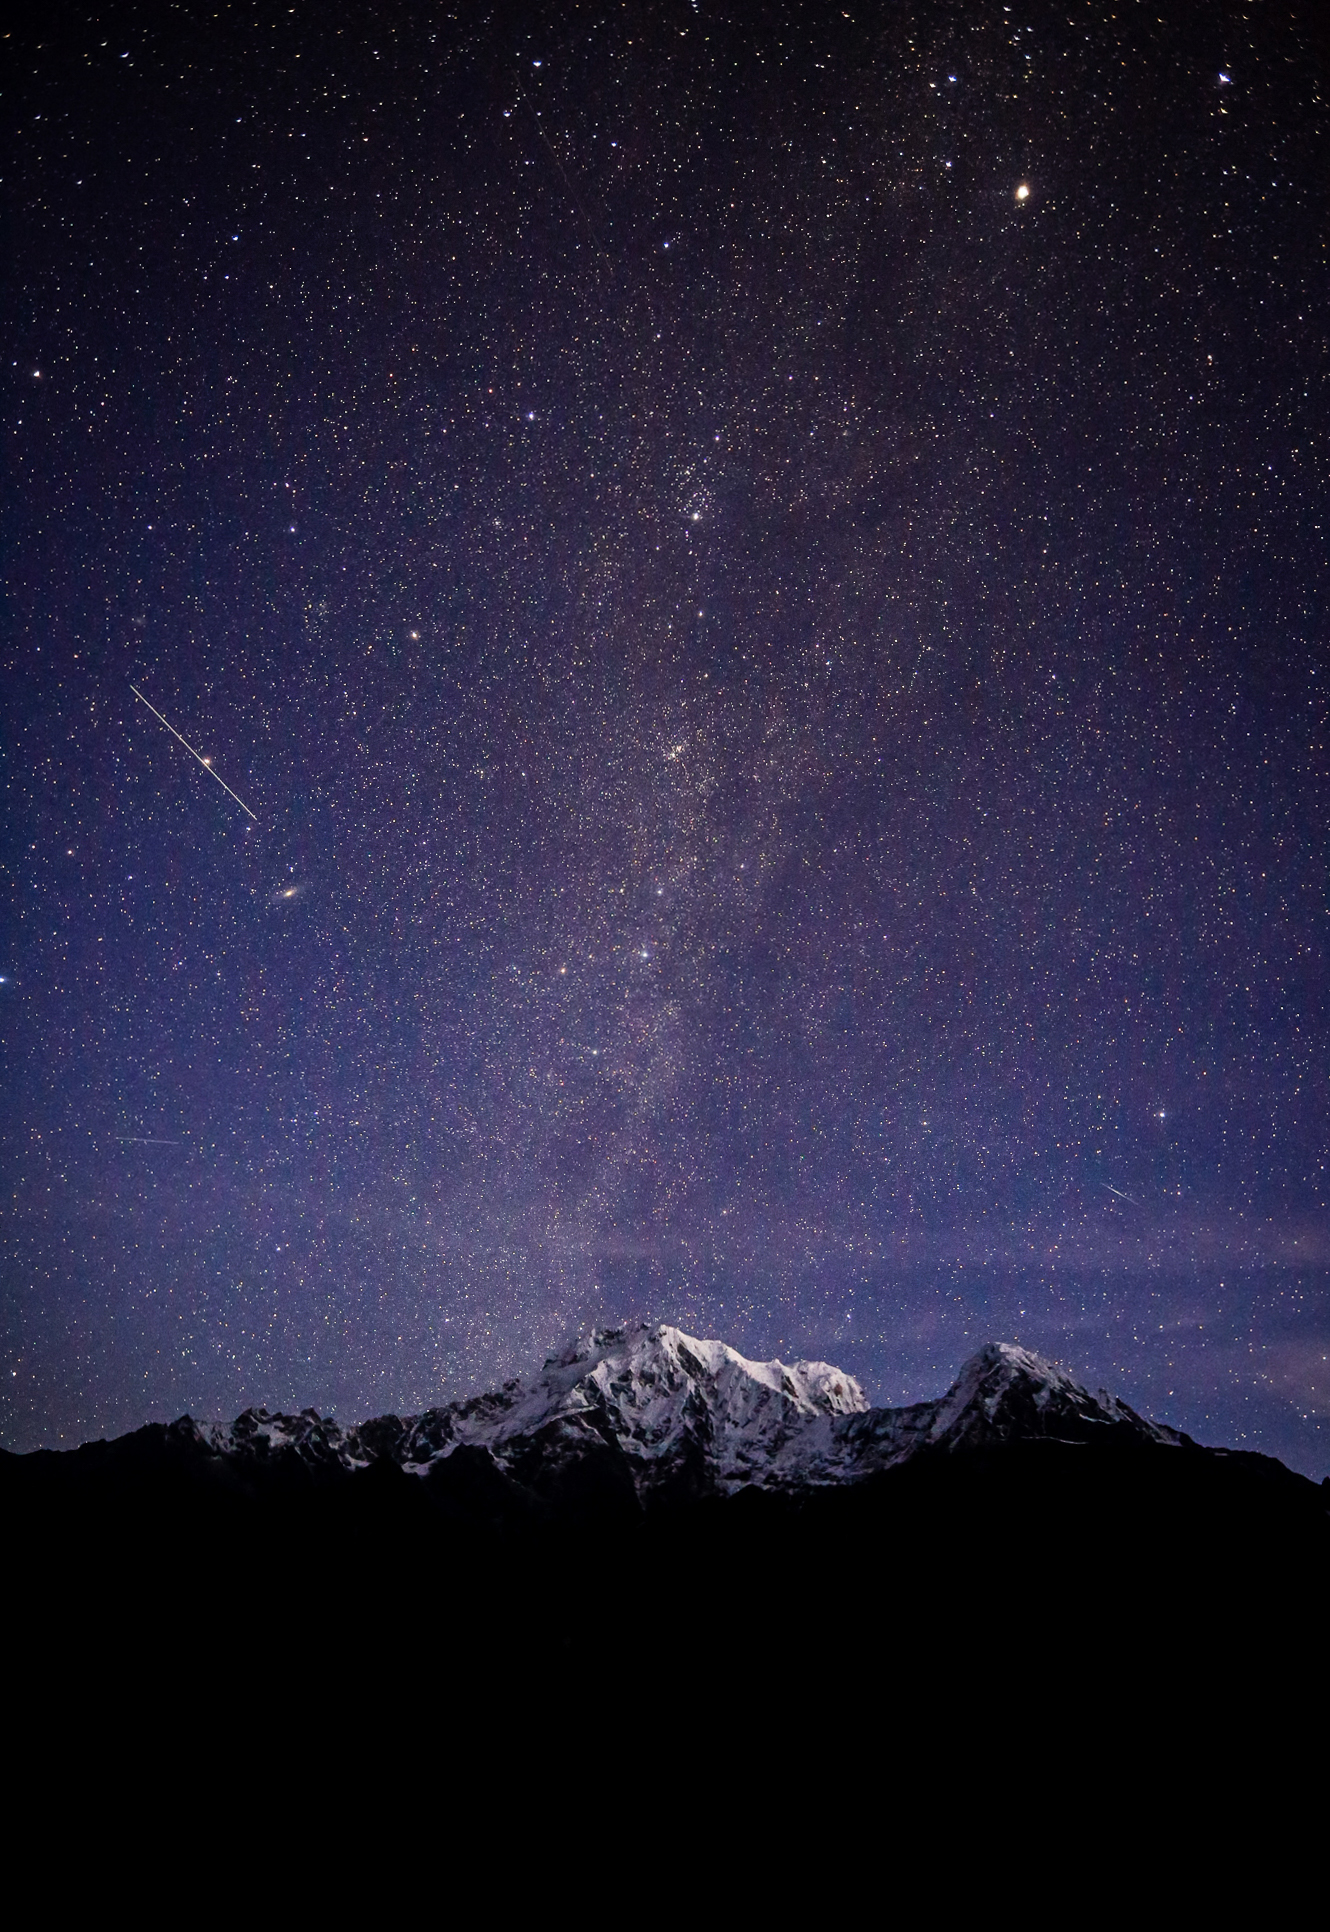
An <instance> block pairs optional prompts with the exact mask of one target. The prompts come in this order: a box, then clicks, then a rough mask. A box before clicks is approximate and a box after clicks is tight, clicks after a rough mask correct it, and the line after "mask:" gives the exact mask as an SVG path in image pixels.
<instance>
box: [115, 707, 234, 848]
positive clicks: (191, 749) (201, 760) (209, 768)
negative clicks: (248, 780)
mask: <svg viewBox="0 0 1330 1932" xmlns="http://www.w3.org/2000/svg"><path fill="white" fill-rule="evenodd" d="M129 688H130V690H131V691H132V692H133V693H134V696H135V697H136V698H137V699H138V701H139V703H140V704H148V700H147V699H146V698H145V697H144V695H143V693H142V692H141V691H140V690H139V688H138V686H137V684H131V685H130V687H129ZM148 709H149V711H151V713H152V715H153V717H154V718H156V719H157V720H158V721H159V722H160V723H161V724H164V725H165V726H166V729H167V730H168V731H169V732H170V734H171V736H172V737H173V738H180V733H179V732H178V731H177V730H176V728H175V726H174V725H173V724H172V723H171V721H170V719H169V718H163V717H162V714H161V712H160V711H159V710H158V709H157V707H156V705H155V704H148ZM180 742H181V744H182V745H183V746H184V747H185V750H186V751H187V752H188V753H189V755H190V757H191V758H197V759H198V761H199V763H200V764H201V765H202V767H203V769H204V771H206V772H207V773H208V775H209V777H211V778H216V779H217V783H218V784H219V785H220V786H221V788H222V790H223V791H224V792H231V797H232V798H233V799H234V800H235V802H236V804H237V805H238V806H239V807H240V809H241V811H242V812H249V815H250V817H251V818H252V819H253V821H254V823H255V824H256V825H257V824H258V822H259V815H258V813H257V812H250V811H249V807H248V805H246V803H245V801H244V799H243V798H242V797H241V796H240V794H239V792H232V791H231V787H230V786H229V785H228V784H227V782H226V780H225V779H224V778H218V777H217V773H216V772H215V771H214V770H213V768H212V766H211V764H210V763H209V762H208V760H207V759H206V758H204V757H203V756H202V755H201V753H199V752H197V751H195V749H194V747H193V745H191V744H190V742H189V740H188V738H180Z"/></svg>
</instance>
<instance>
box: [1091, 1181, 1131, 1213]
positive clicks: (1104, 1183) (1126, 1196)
mask: <svg viewBox="0 0 1330 1932" xmlns="http://www.w3.org/2000/svg"><path fill="white" fill-rule="evenodd" d="M1099 1185H1100V1187H1106V1188H1107V1189H1108V1191H1109V1193H1110V1194H1116V1195H1117V1197H1118V1199H1119V1200H1120V1201H1130V1202H1131V1204H1132V1206H1133V1207H1139V1206H1140V1205H1141V1204H1140V1202H1139V1201H1138V1200H1137V1199H1136V1197H1135V1196H1134V1195H1132V1194H1124V1193H1123V1192H1122V1189H1121V1188H1120V1187H1114V1185H1113V1183H1112V1181H1100V1183H1099Z"/></svg>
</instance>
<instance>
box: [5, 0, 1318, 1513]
mask: <svg viewBox="0 0 1330 1932" xmlns="http://www.w3.org/2000/svg"><path fill="white" fill-rule="evenodd" d="M1162 11H1164V12H1165V15H1166V17H1165V18H1164V19H1163V20H1162V21H1161V20H1160V18H1159V17H1158V11H1157V10H1156V8H1155V7H1154V6H1153V5H1151V6H1146V7H1141V6H1130V5H1128V6H1123V5H1121V4H1119V5H1118V6H1117V7H1116V9H1113V8H1110V7H1109V6H1107V5H1105V4H1101V3H1099V0H1096V4H1092V5H1086V4H1083V0H1082V3H1081V4H1074V5H1073V4H1070V3H1068V4H1063V5H1060V6H1050V5H1047V4H1043V0H1039V3H1038V4H1031V5H1025V4H1013V5H1012V6H1011V7H1010V8H1007V7H1004V6H1002V5H1000V4H998V5H971V4H965V5H959V4H958V5H952V6H946V7H944V6H933V7H930V6H922V5H921V6H902V7H879V6H872V7H869V6H860V5H857V4H851V5H850V6H848V7H847V8H846V9H845V10H844V11H842V9H841V7H840V6H838V5H832V6H811V5H810V6H800V5H786V6H780V5H775V6H766V7H763V8H761V9H758V8H755V7H747V8H735V7H733V6H730V7H728V8H726V7H722V6H713V5H711V4H708V0H698V4H696V5H694V4H691V3H690V0H668V3H667V0H662V3H661V4H655V5H642V4H631V5H627V6H617V5H608V4H597V5H579V4H575V3H574V0H564V3H563V4H560V5H559V6H557V7H556V6H548V7H546V8H544V9H529V10H522V9H517V8H506V7H504V6H496V7H493V8H489V9H486V8H484V7H474V8H471V7H468V8H466V9H462V10H460V11H459V12H458V13H457V14H455V15H453V14H449V13H446V12H444V11H443V10H442V9H440V8H437V7H431V6H426V5H423V4H420V5H414V6H391V5H384V4H377V3H376V4H375V5H373V6H362V7H356V6H353V5H340V6H334V7H325V6H320V7H313V6H310V5H308V4H302V5H300V6H298V7H296V8H293V9H290V10H288V9H287V8H285V7H281V8H256V7H254V6H252V5H248V4H243V5H235V6H229V7H224V6H220V7H198V6H192V5H181V6H166V5H158V6H139V7H133V6H120V7H109V8H103V9H101V10H99V11H96V12H94V13H92V14H89V13H87V12H85V11H83V10H76V9H73V8H71V7H67V6H64V5H60V4H56V5H53V6H50V7H45V8H43V9H41V10H40V15H39V20H40V24H39V25H38V26H37V27H35V28H31V27H29V26H28V25H27V24H24V25H23V26H22V27H21V28H20V29H18V30H16V31H15V33H14V34H13V36H12V37H11V39H10V40H9V41H8V42H6V43H4V51H3V58H4V60H5V62H6V63H7V71H6V78H5V81H4V90H3V99H2V100H0V111H2V112H3V127H4V161H3V174H4V182H3V193H4V195H5V196H6V197H7V202H6V207H7V234H8V244H7V246H8V253H9V256H10V260H11V263H12V264H13V265H14V266H13V273H12V277H11V280H10V281H9V283H8V285H7V287H6V288H5V289H4V290H3V291H0V315H3V317H4V333H5V339H6V343H7V347H6V349H5V352H4V356H3V362H4V371H3V373H4V434H5V439H6V446H7V452H8V459H9V460H8V464H7V476H8V496H7V516H6V526H5V527H6V531H7V553H8V565H9V572H8V574H9V582H10V586H11V588H10V595H9V603H8V619H7V626H8V637H7V643H6V647H5V650H6V657H5V690H6V698H7V709H8V716H9V721H10V733H9V743H10V763H9V768H8V793H7V801H6V802H7V807H8V811H7V817H6V834H5V837H6V845H5V851H4V863H5V878H6V883H7V885H8V887H9V892H8V894H7V901H8V905H9V908H10V912H9V918H8V923H7V927H6V931H5V934H4V939H3V945H4V948H5V952H4V958H3V960H0V971H2V972H3V973H4V975H5V979H4V984H3V985H0V1020H2V1021H3V1026H4V1032H5V1040H6V1045H5V1060H4V1080H5V1087H6V1092H7V1094H8V1095H9V1099H8V1101H7V1104H6V1109H5V1117H4V1135H3V1150H4V1162H5V1170H6V1176H5V1180H6V1184H5V1187H4V1203H5V1217H6V1218H5V1242H4V1256H5V1268H6V1273H5V1287H4V1295H5V1302H4V1307H5V1323H4V1331H3V1332H4V1343H5V1359H4V1362H3V1371H2V1378H0V1379H2V1390H0V1439H3V1441H4V1442H5V1443H7V1444H8V1445H9V1446H11V1447H24V1448H26V1447H31V1446H34V1445H37V1444H40V1443H56V1442H61V1441H63V1442H69V1441H72V1440H75V1439H78V1438H81V1437H84V1436H88V1435H95V1434H100V1433H103V1432H113V1431H117V1430H122V1429H126V1428H130V1427H133V1426H135V1425H137V1424H138V1423H140V1422H142V1421H144V1420H146V1419H148V1418H150V1417H165V1416H168V1415H173V1414H177V1413H179V1412H180V1411H182V1410H185V1409H188V1410H190V1411H192V1412H193V1413H194V1414H196V1415H200V1416H230V1415H232V1414H234V1413H235V1412H236V1411H237V1410H239V1409H240V1408H242V1407H243V1406H244V1405H245V1404H247V1403H251V1402H267V1403H269V1404H270V1405H281V1406H284V1407H291V1406H293V1405H294V1406H297V1407H299V1406H303V1405H306V1404H312V1405H314V1406H317V1407H321V1408H324V1409H330V1410H333V1411H336V1412H337V1413H339V1414H340V1415H341V1417H342V1418H343V1419H344V1420H346V1421H350V1420H352V1419H354V1418H357V1417H361V1416H363V1415H365V1414H368V1413H373V1412H376V1411H380V1410H384V1409H388V1408H395V1409H397V1410H399V1411H406V1410H411V1409H415V1408H418V1407H420V1406H423V1405H425V1404H426V1403H428V1402H430V1401H432V1400H437V1399H441V1398H442V1397H444V1396H446V1395H451V1394H455V1393H458V1392H460V1391H461V1390H463V1389H466V1388H469V1387H473V1386H476V1385H485V1384H492V1383H494V1382H495V1381H497V1380H499V1379H501V1378H502V1377H504V1376H506V1375H509V1374H512V1373H515V1372H518V1371H519V1370H521V1369H522V1368H524V1367H526V1366H528V1365H530V1364H531V1363H533V1362H534V1361H538V1360H539V1359H540V1357H541V1355H542V1354H543V1353H544V1351H545V1349H546V1348H547V1347H548V1346H549V1345H550V1344H551V1343H552V1342H553V1341H555V1340H556V1339H558V1338H559V1337H560V1336H561V1335H562V1334H564V1333H565V1332H566V1331H567V1330H568V1329H569V1328H570V1327H574V1326H576V1325H578V1324H579V1323H583V1322H587V1321H593V1320H605V1319H611V1318H614V1317H618V1316H625V1315H632V1314H652V1313H654V1314H657V1315H660V1316H662V1317H665V1318H669V1319H675V1320H678V1321H679V1322H681V1323H682V1324H684V1325H685V1326H691V1327H694V1328H696V1329H698V1330H701V1331H702V1332H705V1333H708V1334H717V1335H720V1336H723V1337H724V1338H725V1339H727V1340H729V1341H731V1342H733V1343H734V1344H735V1345H736V1346H738V1347H741V1348H743V1349H744V1350H745V1351H746V1352H748V1353H750V1354H757V1355H761V1356H766V1355H770V1354H772V1353H778V1352H779V1353H782V1354H785V1355H796V1354H799V1355H821V1356H825V1357H827V1358H829V1359H831V1360H833V1361H836V1362H837V1363H839V1364H841V1365H842V1366H843V1367H845V1368H847V1369H849V1370H851V1371H852V1372H855V1373H857V1374H859V1375H860V1377H861V1378H862V1379H863V1381H864V1383H865V1385H866V1386H867V1388H868V1390H869V1392H870V1394H871V1395H872V1396H873V1397H874V1398H875V1399H877V1400H883V1401H894V1400H902V1399H910V1398H914V1397H916V1396H920V1395H925V1394H931V1393H936V1392H937V1391H938V1390H940V1388H941V1387H942V1386H944V1384H945V1381H946V1379H947V1377H948V1375H949V1373H950V1372H951V1370H952V1369H954V1367H955V1366H956V1365H957V1363H958V1362H959V1361H960V1360H961V1359H962V1357H963V1356H964V1355H965V1354H966V1353H968V1352H969V1351H970V1349H971V1348H972V1347H973V1346H976V1345H977V1344H978V1343H979V1342H981V1341H983V1340H987V1339H1013V1340H1018V1341H1022V1342H1024V1343H1026V1344H1027V1345H1029V1346H1032V1347H1036V1348H1039V1349H1041V1350H1043V1351H1045V1352H1047V1353H1050V1354H1052V1355H1054V1356H1056V1357H1058V1358H1060V1359H1062V1360H1064V1361H1066V1362H1067V1363H1068V1365H1069V1366H1071V1367H1072V1368H1073V1369H1074V1370H1075V1371H1076V1372H1078V1373H1080V1374H1082V1375H1083V1376H1085V1377H1086V1378H1087V1379H1089V1380H1090V1381H1091V1382H1093V1383H1099V1382H1103V1383H1106V1384H1108V1385H1109V1386H1111V1387H1112V1388H1113V1389H1115V1390H1116V1391H1117V1392H1118V1393H1120V1394H1122V1395H1123V1396H1125V1397H1126V1398H1127V1399H1128V1400H1129V1401H1131V1402H1133V1403H1135V1404H1137V1405H1138V1406H1140V1407H1142V1408H1144V1409H1146V1410H1148V1411H1150V1412H1152V1413H1154V1414H1156V1415H1158V1416H1160V1417H1162V1418H1166V1419H1168V1420H1170V1421H1173V1422H1175V1423H1177V1424H1179V1425H1180V1426H1182V1427H1184V1428H1188V1429H1190V1430H1191V1431H1192V1432H1193V1433H1195V1434H1196V1435H1198V1436H1200V1437H1202V1438H1203V1439H1207V1440H1210V1441H1228V1442H1234V1443H1244V1444H1246V1445H1248V1446H1253V1447H1260V1448H1265V1449H1268V1450H1271V1451H1273V1452H1274V1453H1277V1454H1279V1455H1281V1456H1283V1457H1284V1458H1285V1459H1286V1460H1288V1461H1289V1462H1291V1463H1293V1464H1294V1465H1295V1466H1297V1467H1299V1468H1302V1469H1305V1470H1307V1471H1309V1472H1310V1473H1312V1474H1316V1475H1320V1474H1322V1473H1324V1469H1325V1466H1326V1465H1327V1463H1328V1462H1330V1458H1328V1457H1327V1455H1326V1437H1327V1417H1328V1416H1330V1367H1328V1366H1327V1354H1328V1353H1330V1293H1328V1292H1327V1285H1328V1282H1330V1275H1328V1273H1327V1270H1328V1269H1330V1217H1328V1216H1327V1200H1328V1199H1330V1195H1328V1194H1327V1173H1326V1160H1327V1158H1330V1156H1328V1155H1327V1118H1328V1113H1330V1109H1328V1106H1327V1098H1328V1089H1327V1036H1326V1025H1327V975H1326V942H1327V934H1328V932H1330V919H1328V917H1327V907H1328V904H1330V901H1328V900H1327V890H1328V886H1330V881H1328V880H1327V865H1326V859H1327V846H1326V818H1327V805H1328V804H1330V764H1328V751H1330V736H1328V733H1330V721H1328V720H1327V703H1328V701H1330V662H1328V661H1327V651H1326V626H1327V615H1326V585H1327V570H1326V561H1325V560H1326V544H1327V525H1328V523H1330V518H1327V501H1326V498H1327V488H1326V478H1327V456H1328V453H1330V452H1328V450H1327V437H1326V426H1327V367H1328V365H1327V330H1328V327H1330V299H1328V298H1330V287H1328V285H1327V284H1328V281H1330V278H1328V277H1327V272H1326V215H1325V209H1326V205H1327V203H1326V195H1327V185H1328V176H1330V170H1328V169H1327V161H1328V160H1330V140H1328V139H1327V135H1328V133H1330V121H1328V117H1327V107H1326V101H1325V94H1324V87H1325V73H1324V58H1323V49H1322V48H1320V47H1318V46H1317V45H1316V44H1315V42H1314V39H1313V35H1312V21H1313V20H1314V18H1315V16H1314V14H1312V13H1310V12H1306V11H1304V10H1300V9H1299V8H1298V7H1293V8H1291V9H1290V8H1288V7H1283V8H1273V7H1256V6H1252V7H1250V8H1249V9H1248V10H1247V11H1246V12H1243V11H1242V10H1241V9H1240V8H1238V7H1234V6H1223V5H1213V4H1205V5H1200V4H1197V5H1188V4H1184V5H1180V6H1179V5H1170V6H1169V7H1168V8H1167V9H1165V10H1162ZM1022 184H1026V185H1028V190H1029V192H1028V194H1027V195H1026V196H1024V197H1023V198H1022V197H1018V192H1017V191H1018V189H1019V188H1020V187H1021V185H1022ZM131 684H133V685H136V686H138V687H139V689H140V690H141V691H142V692H143V694H144V696H145V697H146V698H147V699H149V700H150V701H151V703H152V704H153V705H154V706H156V707H157V708H158V709H159V710H160V711H161V712H162V713H163V714H164V715H165V717H166V718H168V719H169V720H170V721H171V723H172V724H173V725H174V726H175V727H176V728H177V729H178V730H179V731H180V732H182V733H183V734H184V736H185V737H186V738H187V739H188V740H189V742H190V743H191V744H192V745H194V746H196V747H197V748H198V750H199V751H200V752H201V753H203V754H204V755H206V756H208V757H210V758H211V759H212V760H213V762H214V765H215V769H216V771H217V773H218V774H219V775H220V776H221V777H222V778H223V779H225V781H226V783H227V784H228V785H229V786H231V787H233V788H234V790H235V792H237V793H238V794H239V796H240V798H241V799H243V800H244V801H245V803H246V804H247V805H248V806H249V807H250V808H252V810H253V812H254V813H255V814H256V820H257V822H251V821H250V819H249V818H248V817H247V816H246V814H245V812H244V811H243V810H242V809H241V808H240V807H239V805H237V804H236V803H235V801H234V800H233V799H232V798H231V797H230V796H228V795H227V793H226V792H224V791H223V790H222V788H221V787H220V786H219V785H218V784H216V783H215V782H214V780H213V779H212V778H210V777H209V775H208V774H207V773H206V772H205V771H203V770H202V769H201V768H200V766H199V765H198V764H197V763H196V762H195V760H194V759H192V758H191V757H190V756H189V754H188V752H187V751H186V750H184V749H183V748H182V747H181V745H180V744H179V743H177V742H176V740H175V739H174V738H172V737H171V736H170V734H169V733H168V732H167V731H166V730H165V729H164V728H163V727H162V726H161V725H160V724H159V723H158V721H157V720H156V719H155V718H154V717H153V715H152V713H151V712H150V711H149V710H148V709H147V708H146V707H145V706H144V705H143V704H140V703H139V702H138V701H137V699H136V698H135V697H134V695H133V693H132V692H131V690H130V686H131Z"/></svg>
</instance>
